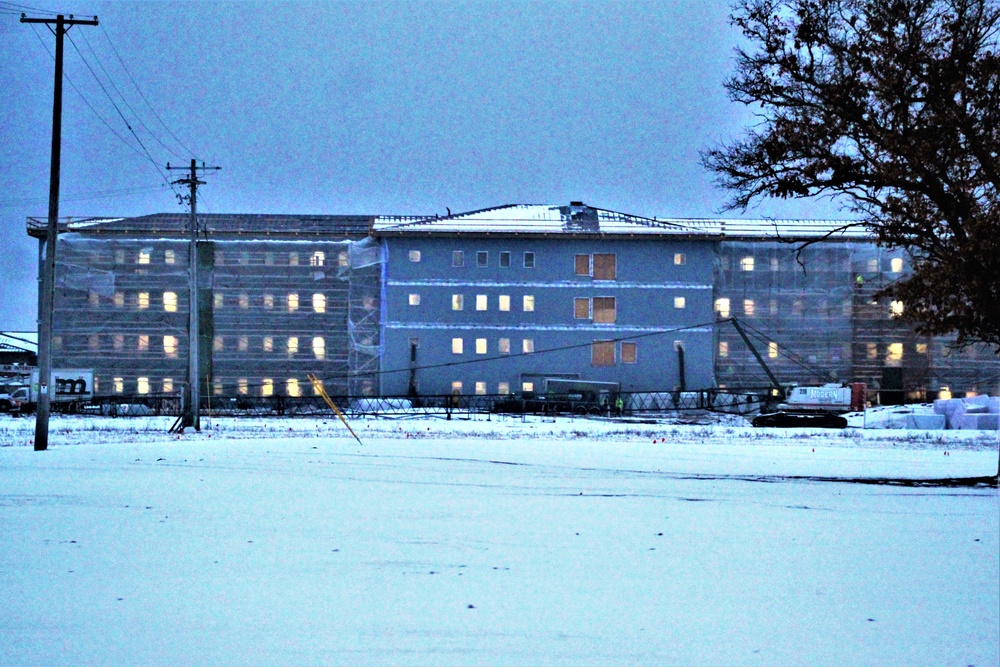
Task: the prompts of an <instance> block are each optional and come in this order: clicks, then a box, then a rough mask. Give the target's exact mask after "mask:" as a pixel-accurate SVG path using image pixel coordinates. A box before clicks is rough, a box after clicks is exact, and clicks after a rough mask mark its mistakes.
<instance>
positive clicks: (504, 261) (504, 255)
mask: <svg viewBox="0 0 1000 667" xmlns="http://www.w3.org/2000/svg"><path fill="white" fill-rule="evenodd" d="M500 268H501V269H509V268H510V253H509V252H506V251H504V252H501V253H500Z"/></svg>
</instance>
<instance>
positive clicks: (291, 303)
mask: <svg viewBox="0 0 1000 667" xmlns="http://www.w3.org/2000/svg"><path fill="white" fill-rule="evenodd" d="M285 302H286V304H287V305H288V312H290V313H294V312H295V311H296V310H298V309H299V295H298V294H296V293H295V292H292V293H291V294H289V295H288V298H287V299H286V301H285Z"/></svg>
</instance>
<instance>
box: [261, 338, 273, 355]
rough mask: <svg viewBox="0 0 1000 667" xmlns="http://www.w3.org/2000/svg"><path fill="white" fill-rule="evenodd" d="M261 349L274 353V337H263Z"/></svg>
mask: <svg viewBox="0 0 1000 667" xmlns="http://www.w3.org/2000/svg"><path fill="white" fill-rule="evenodd" d="M261 343H262V344H261V347H262V348H263V349H264V351H265V352H274V337H273V336H264V340H263V341H262V342H261Z"/></svg>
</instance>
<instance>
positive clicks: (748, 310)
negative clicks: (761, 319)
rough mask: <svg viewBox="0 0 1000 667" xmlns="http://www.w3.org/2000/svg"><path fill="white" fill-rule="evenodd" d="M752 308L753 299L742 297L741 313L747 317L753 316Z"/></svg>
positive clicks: (753, 308)
mask: <svg viewBox="0 0 1000 667" xmlns="http://www.w3.org/2000/svg"><path fill="white" fill-rule="evenodd" d="M754 310H755V307H754V303H753V299H743V314H744V315H746V316H747V317H753V314H754Z"/></svg>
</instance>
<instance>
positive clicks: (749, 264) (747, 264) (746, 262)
mask: <svg viewBox="0 0 1000 667" xmlns="http://www.w3.org/2000/svg"><path fill="white" fill-rule="evenodd" d="M740 271H753V257H744V258H742V259H741V260H740Z"/></svg>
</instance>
